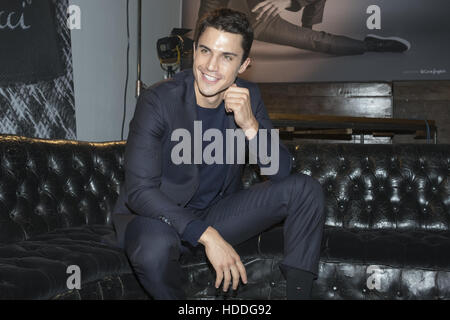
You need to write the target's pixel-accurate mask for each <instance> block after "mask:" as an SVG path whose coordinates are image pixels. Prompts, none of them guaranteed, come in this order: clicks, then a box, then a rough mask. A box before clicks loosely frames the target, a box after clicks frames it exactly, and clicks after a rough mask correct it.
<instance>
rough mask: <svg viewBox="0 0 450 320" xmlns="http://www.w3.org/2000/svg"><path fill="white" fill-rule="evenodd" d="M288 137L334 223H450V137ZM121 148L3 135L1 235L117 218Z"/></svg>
mask: <svg viewBox="0 0 450 320" xmlns="http://www.w3.org/2000/svg"><path fill="white" fill-rule="evenodd" d="M286 145H287V146H288V147H289V149H290V150H291V152H292V155H293V157H294V167H293V171H295V172H302V173H305V174H308V175H311V176H312V177H314V178H316V179H317V180H318V181H319V182H320V183H321V184H322V187H323V190H324V193H325V199H326V214H327V220H326V224H327V225H328V226H333V227H342V228H356V229H434V230H448V228H449V224H450V181H449V173H450V145H432V144H420V145H418V144H403V145H402V144H398V145H374V144H368V145H364V144H292V143H288V142H287V143H286ZM124 151H125V142H124V141H118V142H105V143H88V142H79V141H66V140H44V139H31V138H24V137H18V136H9V135H0V243H10V242H15V241H20V240H25V239H29V238H30V237H32V236H34V235H37V234H41V233H45V232H48V231H51V230H54V229H57V228H66V227H75V226H81V225H84V224H111V223H112V217H111V214H112V211H113V208H114V205H115V202H116V200H117V197H118V195H119V190H120V186H121V184H122V183H123V181H124V168H123V163H124ZM253 168H254V166H247V167H246V169H245V171H244V176H243V183H244V187H249V186H250V185H252V184H254V183H257V182H259V181H261V180H262V178H263V177H261V176H258V175H257V172H256V171H254V169H253Z"/></svg>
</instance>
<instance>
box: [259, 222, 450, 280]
mask: <svg viewBox="0 0 450 320" xmlns="http://www.w3.org/2000/svg"><path fill="white" fill-rule="evenodd" d="M282 239H283V228H282V227H281V226H277V227H274V228H272V229H270V230H269V231H268V232H265V233H263V234H262V235H261V239H260V241H259V248H258V251H259V252H260V253H261V254H262V255H280V254H281V253H282V252H283V246H282ZM444 252H450V231H439V230H430V231H424V230H409V231H400V230H390V229H385V230H384V229H380V230H361V229H345V228H334V227H325V228H324V234H323V237H322V245H321V260H322V261H327V262H341V261H345V262H348V263H363V264H373V265H377V264H380V265H389V266H396V267H405V268H430V269H437V270H448V271H450V267H449V266H450V255H448V254H443V253H444Z"/></svg>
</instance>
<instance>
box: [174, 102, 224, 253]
mask: <svg viewBox="0 0 450 320" xmlns="http://www.w3.org/2000/svg"><path fill="white" fill-rule="evenodd" d="M197 115H198V118H197V119H198V120H199V121H201V123H202V135H204V134H205V131H206V130H208V129H212V128H215V129H218V130H220V131H221V135H222V137H223V141H222V142H223V143H222V145H223V153H222V157H219V159H220V160H221V161H222V162H223V163H222V164H221V163H212V164H206V163H205V159H204V157H203V156H202V163H201V164H198V168H199V187H198V189H197V191H196V193H195V194H194V196H193V197H192V199H191V200H190V201H189V203H188V204H187V206H188V207H190V208H193V209H198V210H203V209H206V208H207V207H208V206H209V205H210V204H211V203H213V202H214V201H215V200H216V199H217V197H219V193H220V190H221V188H222V185H223V183H224V182H225V177H226V175H227V171H228V168H229V166H230V165H228V164H226V163H225V159H226V154H225V145H226V143H225V136H226V135H225V129H226V121H227V117H226V113H225V107H224V102H222V103H221V104H220V105H219V106H218V107H217V108H214V109H210V108H203V107H200V106H198V105H197ZM214 139H215V138H214V137H213V138H212V139H211V141H203V143H202V155H203V151H204V150H205V148H206V146H208V145H210V144H211V143H213V142H214ZM211 147H212V146H211ZM211 147H210V148H211ZM208 153H209V152H208ZM211 156H212V157H214V156H215V150H213V151H212V152H211ZM218 161H219V160H218ZM208 226H209V225H208V224H207V223H206V222H204V221H203V220H200V219H198V220H193V221H191V222H190V223H189V224H188V225H187V227H186V229H185V231H184V232H183V235H182V239H183V240H185V241H188V242H189V243H191V244H192V245H193V246H196V245H198V239H199V238H200V236H201V235H202V234H203V232H204V231H205V230H206V229H207V228H208Z"/></svg>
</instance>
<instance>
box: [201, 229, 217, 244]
mask: <svg viewBox="0 0 450 320" xmlns="http://www.w3.org/2000/svg"><path fill="white" fill-rule="evenodd" d="M214 231H216V229H214V228H213V227H211V226H209V227H208V228H206V230H205V232H203V234H202V235H201V236H200V239H198V243H200V244H202V245H204V246H206V245H207V243H208V241H209V240H210V239H211V236H212V233H213V232H214Z"/></svg>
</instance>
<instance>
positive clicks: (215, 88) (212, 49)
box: [193, 27, 250, 104]
mask: <svg viewBox="0 0 450 320" xmlns="http://www.w3.org/2000/svg"><path fill="white" fill-rule="evenodd" d="M243 55H244V49H243V48H242V35H240V34H234V33H229V32H225V31H219V30H217V29H215V28H212V27H208V28H206V30H205V31H204V32H203V33H202V35H201V36H200V38H199V39H198V43H197V44H196V46H195V48H194V64H193V72H194V77H195V89H196V97H197V103H199V104H201V103H202V102H204V101H209V102H210V103H211V102H213V101H216V100H219V99H221V98H222V96H223V93H224V91H225V90H226V89H228V88H229V87H230V86H231V85H232V84H233V83H234V81H235V79H236V77H237V75H238V74H239V73H242V72H244V71H245V69H247V66H248V64H249V63H250V59H248V58H247V59H246V60H245V61H244V63H242V64H241V61H242V57H243ZM203 104H205V103H203Z"/></svg>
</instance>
